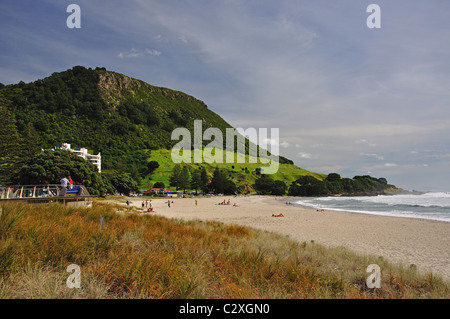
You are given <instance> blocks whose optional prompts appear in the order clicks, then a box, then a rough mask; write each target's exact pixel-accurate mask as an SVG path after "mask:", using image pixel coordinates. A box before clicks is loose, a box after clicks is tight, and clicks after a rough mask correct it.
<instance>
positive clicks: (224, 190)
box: [210, 167, 237, 195]
mask: <svg viewBox="0 0 450 319" xmlns="http://www.w3.org/2000/svg"><path fill="white" fill-rule="evenodd" d="M210 188H211V190H212V191H213V192H214V193H215V194H225V195H232V194H235V193H236V191H237V188H236V184H235V183H234V182H233V181H232V180H230V179H228V178H227V176H226V175H225V173H224V172H223V171H222V170H220V169H219V168H218V167H216V169H215V170H214V173H213V177H212V179H211V184H210Z"/></svg>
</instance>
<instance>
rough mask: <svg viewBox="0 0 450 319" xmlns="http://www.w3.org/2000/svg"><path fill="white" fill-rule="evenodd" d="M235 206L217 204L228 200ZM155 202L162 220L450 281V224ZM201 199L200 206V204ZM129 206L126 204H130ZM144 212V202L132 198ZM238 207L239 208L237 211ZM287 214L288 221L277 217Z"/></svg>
mask: <svg viewBox="0 0 450 319" xmlns="http://www.w3.org/2000/svg"><path fill="white" fill-rule="evenodd" d="M228 199H229V200H230V202H231V205H218V204H219V203H220V202H222V201H223V200H225V201H228ZM167 200H168V199H167V198H165V199H152V200H151V203H152V207H153V208H154V210H155V213H152V214H157V215H162V216H166V217H169V218H181V219H201V220H214V221H220V222H223V223H228V224H238V225H243V226H249V227H254V228H257V229H263V230H268V231H272V232H277V233H281V234H284V235H288V236H290V237H291V238H292V239H295V240H298V241H300V242H303V241H307V242H309V241H311V240H314V241H315V242H317V243H320V244H323V245H326V246H331V247H336V246H344V247H347V248H350V249H352V250H353V251H355V252H358V253H361V254H368V255H375V256H383V257H384V258H386V259H388V260H389V261H391V262H393V263H403V264H405V265H410V264H415V265H416V266H417V267H418V269H419V271H420V272H427V271H432V272H433V273H434V274H439V275H441V276H442V277H443V278H444V279H446V280H450V263H449V262H450V236H449V235H450V223H448V222H441V221H432V220H424V219H413V218H399V217H387V216H377V215H367V214H356V213H348V212H338V211H323V212H317V211H316V210H314V209H309V208H303V207H298V206H294V205H289V206H288V205H286V204H285V202H283V201H280V200H276V199H275V198H274V197H269V196H266V197H265V196H250V197H233V196H229V197H227V196H223V197H217V196H214V197H211V198H197V199H195V198H172V199H171V201H173V203H171V205H170V207H168V205H167ZM196 200H197V205H196V203H195V201H196ZM125 201H126V199H125ZM130 201H131V205H133V206H135V207H137V208H139V209H141V204H142V199H140V198H130ZM234 203H236V205H237V206H233V204H234ZM280 213H282V214H283V215H284V217H272V214H280Z"/></svg>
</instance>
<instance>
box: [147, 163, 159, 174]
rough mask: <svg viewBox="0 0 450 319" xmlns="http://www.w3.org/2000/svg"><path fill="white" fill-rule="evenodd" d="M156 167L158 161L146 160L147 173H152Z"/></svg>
mask: <svg viewBox="0 0 450 319" xmlns="http://www.w3.org/2000/svg"><path fill="white" fill-rule="evenodd" d="M158 167H159V163H158V162H157V161H150V162H148V164H147V169H148V173H149V174H153V172H154V171H155V169H157V168H158Z"/></svg>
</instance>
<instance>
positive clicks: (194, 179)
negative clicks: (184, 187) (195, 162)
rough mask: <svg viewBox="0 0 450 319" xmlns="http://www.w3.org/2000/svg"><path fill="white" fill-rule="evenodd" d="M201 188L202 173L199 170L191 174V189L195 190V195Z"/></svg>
mask: <svg viewBox="0 0 450 319" xmlns="http://www.w3.org/2000/svg"><path fill="white" fill-rule="evenodd" d="M201 186H202V171H201V169H200V168H199V169H196V170H194V171H193V172H192V176H191V187H192V188H193V189H195V194H197V193H198V190H199V189H201Z"/></svg>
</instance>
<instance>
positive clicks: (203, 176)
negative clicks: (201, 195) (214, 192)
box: [199, 167, 209, 193]
mask: <svg viewBox="0 0 450 319" xmlns="http://www.w3.org/2000/svg"><path fill="white" fill-rule="evenodd" d="M208 187H209V177H208V173H207V172H206V169H205V168H204V167H202V171H201V172H200V186H199V188H200V189H201V190H202V191H203V192H205V193H206V192H207V191H208Z"/></svg>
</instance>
